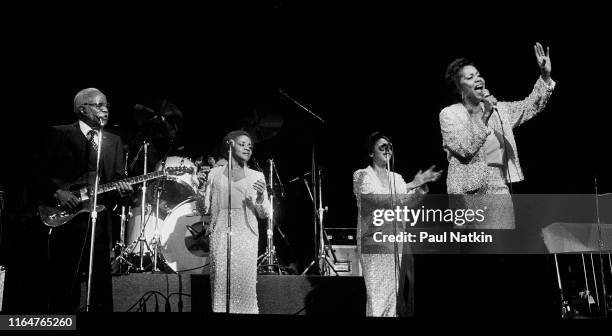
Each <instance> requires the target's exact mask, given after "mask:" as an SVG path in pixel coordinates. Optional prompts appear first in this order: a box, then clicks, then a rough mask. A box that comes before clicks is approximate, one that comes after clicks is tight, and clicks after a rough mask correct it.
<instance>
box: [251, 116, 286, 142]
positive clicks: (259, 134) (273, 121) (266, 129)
mask: <svg viewBox="0 0 612 336" xmlns="http://www.w3.org/2000/svg"><path fill="white" fill-rule="evenodd" d="M241 122H242V129H243V130H245V131H247V132H249V134H251V136H252V137H253V142H254V143H259V142H262V141H266V140H269V139H271V138H272V137H274V136H275V135H276V134H278V132H279V131H280V130H281V128H282V127H283V116H282V115H281V114H280V113H279V112H277V111H273V110H251V111H250V112H249V113H248V114H247V115H246V116H244V117H243V118H242V119H241Z"/></svg>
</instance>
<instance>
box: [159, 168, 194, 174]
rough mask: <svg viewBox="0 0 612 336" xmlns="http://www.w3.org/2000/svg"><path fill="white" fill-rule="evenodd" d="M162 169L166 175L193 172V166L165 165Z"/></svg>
mask: <svg viewBox="0 0 612 336" xmlns="http://www.w3.org/2000/svg"><path fill="white" fill-rule="evenodd" d="M164 171H165V173H166V174H167V175H183V174H193V167H187V166H181V167H166V168H165V169H164Z"/></svg>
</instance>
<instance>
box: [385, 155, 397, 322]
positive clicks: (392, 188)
mask: <svg viewBox="0 0 612 336" xmlns="http://www.w3.org/2000/svg"><path fill="white" fill-rule="evenodd" d="M385 158H386V160H385V161H386V168H387V180H388V183H389V191H390V196H391V209H394V208H395V200H396V198H397V189H396V188H395V177H393V179H392V178H391V176H392V172H391V154H390V153H389V152H387V151H385ZM393 235H394V236H396V235H397V221H393ZM398 252H399V251H398V247H397V241H394V242H393V272H394V275H395V276H394V283H393V286H394V288H395V316H396V317H397V313H398V306H399V305H398V304H399V292H398V288H397V287H398V283H399V277H398V275H399V270H398V265H399V262H398V260H399V254H398Z"/></svg>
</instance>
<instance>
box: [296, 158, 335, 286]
mask: <svg viewBox="0 0 612 336" xmlns="http://www.w3.org/2000/svg"><path fill="white" fill-rule="evenodd" d="M316 173H317V177H318V183H317V184H315V187H316V188H317V189H316V190H315V192H317V194H318V195H314V196H315V198H313V197H312V196H313V195H312V192H310V187H309V185H308V183H307V182H306V180H304V183H305V184H306V188H307V189H308V193H309V194H310V196H311V199H312V201H313V203H315V204H318V206H319V208H318V209H317V215H318V217H316V218H315V219H317V221H318V224H319V225H318V237H317V238H318V240H319V241H318V253H317V258H316V259H315V260H313V261H312V262H311V263H310V265H308V267H306V269H305V270H304V272H302V275H305V274H306V273H307V272H308V270H310V268H311V267H312V266H314V265H315V264H316V265H317V267H318V269H319V275H323V276H328V275H330V274H331V272H330V270H332V271H334V273H335V274H336V275H337V276H339V275H340V274H338V271H336V269H335V268H334V265H333V263H332V262H331V261H329V252H331V253H332V256H333V258H334V261H335V262H337V260H336V255H335V253H334V250H333V249H332V248H331V247H330V246H329V240H328V239H327V237H326V234H325V232H324V229H323V220H324V217H325V213H326V212H327V210H328V207H327V206H326V207H323V192H322V189H321V185H322V182H321V176H322V175H323V173H322V172H321V169H319V170H318V171H317V172H316ZM317 198H318V202H317V201H316V200H317Z"/></svg>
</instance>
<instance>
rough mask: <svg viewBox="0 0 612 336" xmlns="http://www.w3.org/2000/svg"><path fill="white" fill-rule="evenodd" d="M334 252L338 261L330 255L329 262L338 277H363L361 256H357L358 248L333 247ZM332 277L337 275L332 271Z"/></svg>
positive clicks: (353, 246) (351, 246)
mask: <svg viewBox="0 0 612 336" xmlns="http://www.w3.org/2000/svg"><path fill="white" fill-rule="evenodd" d="M331 247H332V250H333V252H334V255H335V256H336V259H335V260H334V258H333V255H332V254H331V253H329V256H330V258H329V260H330V261H331V263H332V265H333V266H334V269H335V270H336V272H338V275H340V276H361V265H360V262H359V255H358V254H357V246H355V245H332V246H331ZM331 273H332V275H335V273H334V272H333V271H332V272H331Z"/></svg>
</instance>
